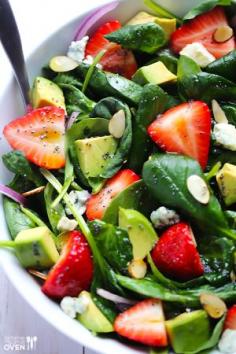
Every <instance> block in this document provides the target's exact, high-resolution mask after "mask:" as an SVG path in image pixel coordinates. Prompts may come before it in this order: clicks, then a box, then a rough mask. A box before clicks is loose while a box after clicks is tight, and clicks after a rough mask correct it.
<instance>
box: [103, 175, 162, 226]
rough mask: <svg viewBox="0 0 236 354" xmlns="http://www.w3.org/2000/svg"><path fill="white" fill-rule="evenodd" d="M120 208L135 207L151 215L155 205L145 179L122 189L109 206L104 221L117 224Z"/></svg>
mask: <svg viewBox="0 0 236 354" xmlns="http://www.w3.org/2000/svg"><path fill="white" fill-rule="evenodd" d="M119 208H124V209H135V210H138V211H140V212H141V213H143V214H145V215H148V216H149V214H150V212H151V210H154V208H155V206H154V205H153V201H151V199H150V195H149V193H148V190H147V188H146V186H145V185H144V183H143V181H138V182H135V183H133V184H132V185H131V186H129V187H127V188H126V189H124V190H123V191H121V192H120V193H119V194H118V195H117V196H116V197H115V198H114V199H113V200H112V201H111V203H110V205H109V206H108V207H107V209H106V211H105V214H104V216H103V221H105V222H107V223H109V224H113V225H117V222H118V212H119Z"/></svg>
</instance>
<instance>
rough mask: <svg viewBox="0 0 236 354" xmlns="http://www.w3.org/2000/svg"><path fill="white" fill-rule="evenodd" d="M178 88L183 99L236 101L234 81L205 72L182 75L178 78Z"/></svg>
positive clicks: (207, 101) (208, 101)
mask: <svg viewBox="0 0 236 354" xmlns="http://www.w3.org/2000/svg"><path fill="white" fill-rule="evenodd" d="M178 89H179V94H180V95H181V97H183V98H184V99H189V98H194V99H200V100H202V101H205V102H206V103H210V102H211V100H213V99H216V100H229V101H236V85H235V83H233V82H232V81H229V80H227V79H225V78H224V77H222V76H219V75H215V74H209V73H206V72H200V73H198V74H192V75H191V74H190V75H185V76H183V77H182V78H181V80H178Z"/></svg>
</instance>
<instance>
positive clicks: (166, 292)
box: [116, 274, 236, 308]
mask: <svg viewBox="0 0 236 354" xmlns="http://www.w3.org/2000/svg"><path fill="white" fill-rule="evenodd" d="M116 278H117V280H118V282H119V283H120V285H121V286H122V287H124V288H125V289H128V290H130V291H132V292H134V293H136V294H139V295H142V296H144V297H153V298H156V299H160V300H163V301H166V302H174V303H178V304H179V305H182V306H184V307H186V306H189V307H193V308H199V307H200V306H201V305H200V300H199V296H200V295H201V294H202V293H205V292H206V291H207V292H212V293H214V294H215V295H217V296H219V297H220V298H221V299H222V300H224V301H230V302H232V301H235V299H236V292H235V290H236V284H235V283H229V284H226V285H225V286H223V287H220V288H214V287H210V286H202V287H198V288H196V289H191V290H180V289H178V290H174V289H168V288H166V287H164V286H163V285H161V284H159V283H157V282H156V281H153V280H152V279H149V278H144V279H142V280H137V279H131V278H129V277H126V276H123V275H118V274H117V275H116Z"/></svg>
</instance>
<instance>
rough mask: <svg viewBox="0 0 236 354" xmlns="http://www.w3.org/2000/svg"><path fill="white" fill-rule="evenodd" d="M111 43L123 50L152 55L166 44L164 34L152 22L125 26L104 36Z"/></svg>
mask: <svg viewBox="0 0 236 354" xmlns="http://www.w3.org/2000/svg"><path fill="white" fill-rule="evenodd" d="M105 38H106V39H108V40H109V41H111V42H115V43H118V44H120V45H122V47H123V48H128V49H133V50H138V51H141V52H144V53H149V54H153V53H155V52H156V51H157V50H158V49H159V48H161V47H163V46H164V45H165V44H166V42H167V38H166V34H165V32H164V30H163V28H162V27H161V26H159V25H158V24H156V23H154V22H148V23H144V24H138V25H132V26H129V25H126V26H124V27H122V28H121V29H119V30H117V31H115V32H112V33H109V34H107V35H106V36H105Z"/></svg>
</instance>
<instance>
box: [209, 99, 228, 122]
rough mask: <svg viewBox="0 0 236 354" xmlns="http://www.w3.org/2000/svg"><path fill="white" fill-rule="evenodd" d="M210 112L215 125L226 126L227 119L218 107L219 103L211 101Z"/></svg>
mask: <svg viewBox="0 0 236 354" xmlns="http://www.w3.org/2000/svg"><path fill="white" fill-rule="evenodd" d="M211 107H212V112H213V115H214V119H215V121H216V123H225V124H228V123H229V122H228V119H227V117H226V115H225V112H224V111H223V109H222V108H221V107H220V105H219V103H218V102H217V101H216V100H212V101H211Z"/></svg>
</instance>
